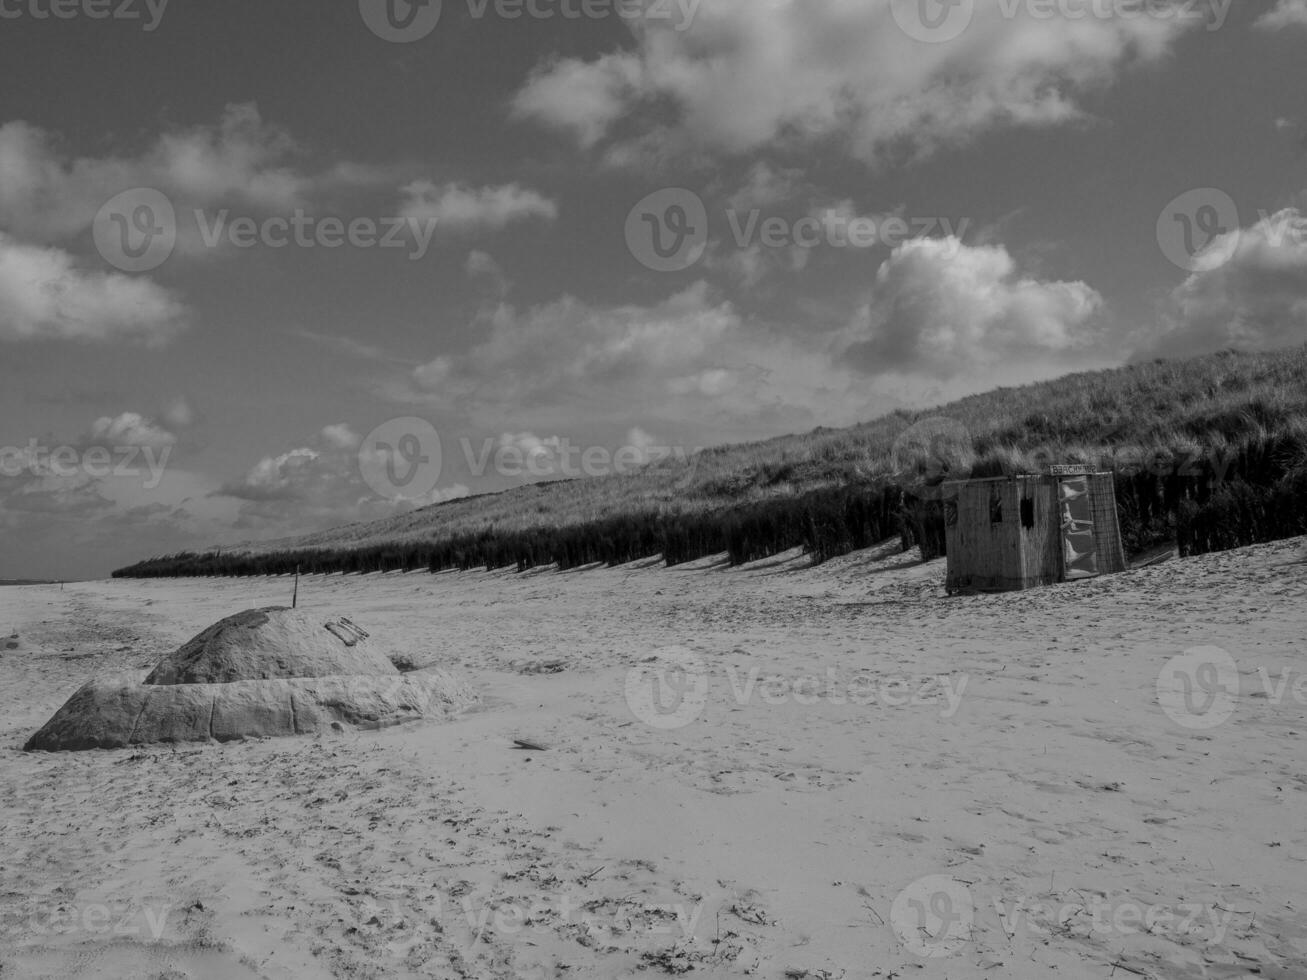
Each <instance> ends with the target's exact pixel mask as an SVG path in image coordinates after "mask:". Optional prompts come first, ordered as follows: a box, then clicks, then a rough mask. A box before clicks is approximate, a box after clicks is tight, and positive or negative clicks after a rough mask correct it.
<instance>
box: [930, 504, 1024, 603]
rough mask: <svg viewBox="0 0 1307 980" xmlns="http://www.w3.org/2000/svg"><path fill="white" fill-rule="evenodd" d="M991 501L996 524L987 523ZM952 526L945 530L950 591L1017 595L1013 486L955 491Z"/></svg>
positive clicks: (1020, 577) (1020, 575) (1019, 562)
mask: <svg viewBox="0 0 1307 980" xmlns="http://www.w3.org/2000/svg"><path fill="white" fill-rule="evenodd" d="M995 495H997V499H998V502H999V504H1000V506H1001V508H1002V518H1003V519H1002V521H1000V522H998V523H995V522H994V521H993V520H991V517H992V516H993V514H992V510H993V508H992V506H991V504H992V501H993V500H994V497H995ZM955 499H956V503H957V521H956V523H955V524H953V525H952V526H950V527H948V528H947V529H946V536H947V537H946V543H947V549H948V579H949V588H950V589H967V588H970V589H1019V588H1022V587H1023V586H1022V584H1021V583H1022V582H1023V581H1024V578H1025V552H1024V549H1023V548H1022V540H1021V533H1020V531H1021V494H1020V493H1019V491H1018V489H1017V484H1016V482H1015V481H1014V480H976V481H972V482H969V483H962V484H959V485H958V486H957V497H956V498H955Z"/></svg>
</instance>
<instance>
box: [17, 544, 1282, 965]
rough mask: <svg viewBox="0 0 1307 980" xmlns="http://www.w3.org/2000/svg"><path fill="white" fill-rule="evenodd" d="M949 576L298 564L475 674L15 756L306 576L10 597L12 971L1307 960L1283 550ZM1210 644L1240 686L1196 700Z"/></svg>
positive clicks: (112, 586) (902, 562) (402, 643)
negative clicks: (405, 707)
mask: <svg viewBox="0 0 1307 980" xmlns="http://www.w3.org/2000/svg"><path fill="white" fill-rule="evenodd" d="M943 574H944V566H943V563H942V562H932V563H928V564H924V565H923V564H920V563H918V562H915V561H914V560H913V557H912V556H911V555H901V554H896V553H895V552H894V549H893V548H891V547H889V546H886V547H884V548H881V549H878V550H875V551H872V552H863V553H859V554H856V555H853V556H849V557H846V558H841V559H838V560H835V561H831V562H829V563H828V564H826V565H824V566H822V567H819V568H809V567H807V565H806V562H805V561H804V559H802V558H800V557H798V556H797V555H795V556H789V557H787V558H786V559H784V560H779V561H777V560H771V561H766V562H760V563H757V564H755V565H751V566H747V567H745V568H743V569H728V568H726V567H725V566H722V565H716V564H713V563H711V562H701V563H699V564H696V565H692V566H686V567H679V568H675V569H666V568H664V567H662V566H661V565H660V564H658V563H641V564H638V565H630V566H624V567H620V568H616V569H601V568H595V569H587V570H582V571H577V572H571V573H566V574H559V573H557V572H555V571H548V570H546V571H538V572H532V573H527V574H522V575H518V574H511V573H465V574H464V573H448V574H441V575H434V576H433V575H426V574H409V575H399V574H394V575H383V576H378V575H373V576H367V577H357V576H350V577H341V576H331V577H313V578H306V579H305V580H303V581H302V582H301V585H300V608H302V609H307V610H311V611H312V610H321V611H322V612H323V614H324V615H341V614H343V615H348V616H350V617H351V618H352V619H354V620H355V621H357V622H359V623H360V624H364V625H366V627H367V629H368V630H369V631H371V633H372V635H373V637H374V638H375V639H376V640H377V641H378V642H379V643H382V644H384V645H385V646H386V647H387V648H388V649H389V650H391V651H393V652H394V653H395V654H397V655H402V656H403V657H405V658H407V659H408V660H409V661H411V662H412V663H416V664H439V665H441V666H444V667H446V668H448V669H450V670H452V671H455V672H457V673H458V674H460V675H461V676H462V677H464V678H465V679H467V680H468V681H470V682H471V683H472V684H473V685H474V686H475V687H476V688H477V690H478V691H479V693H480V696H481V699H482V700H481V703H480V704H479V705H478V706H477V707H476V708H475V709H473V710H471V711H468V712H466V713H464V714H462V715H461V716H460V717H457V718H455V719H453V720H450V721H447V722H431V723H422V724H419V725H414V726H406V727H401V728H396V729H390V730H386V731H380V732H350V733H344V734H332V735H328V736H321V737H291V738H283V739H266V740H257V741H247V742H239V743H228V744H207V745H197V744H191V745H181V746H177V747H175V748H173V747H170V746H158V745H153V746H146V747H142V748H140V749H136V750H133V749H125V750H119V751H91V752H82V753H62V754H46V753H32V754H26V753H23V752H22V751H20V749H21V746H22V744H23V742H24V741H25V739H26V738H27V737H28V736H29V735H30V734H31V733H32V732H33V731H34V730H35V729H37V728H38V727H40V725H41V724H43V723H44V721H45V720H46V719H47V718H48V717H49V716H50V715H51V714H52V713H53V712H54V711H55V710H56V709H57V708H58V707H59V706H60V705H61V704H62V703H63V702H64V701H65V700H66V699H67V698H68V697H69V696H70V695H71V694H72V693H73V692H74V691H75V690H76V689H77V688H78V687H79V686H80V685H81V684H82V683H83V682H84V681H85V680H86V679H88V678H89V677H90V676H92V675H93V674H96V673H98V672H102V671H111V670H123V669H139V668H143V667H145V666H148V665H150V664H152V663H154V662H155V661H157V660H158V659H159V658H160V657H161V656H163V655H164V654H165V653H167V652H169V651H171V650H172V649H174V648H175V647H176V646H178V645H179V644H180V643H182V642H183V641H185V640H186V639H188V638H189V637H190V636H192V635H194V634H195V633H196V632H198V631H199V630H201V629H203V628H204V627H206V626H207V625H209V624H210V623H212V622H214V621H216V620H218V619H220V618H222V617H223V616H226V615H229V614H231V613H233V612H237V611H240V610H242V609H247V608H251V607H257V606H267V605H284V604H287V603H288V601H289V599H290V592H291V582H290V581H289V580H288V579H285V578H278V579H257V580H256V579H249V580H212V581H210V580H203V581H201V580H178V581H150V582H140V581H122V580H120V581H105V582H91V583H84V584H77V585H69V586H67V587H66V588H64V589H62V590H61V589H60V588H59V587H57V586H37V587H27V588H11V589H3V590H0V634H2V636H0V699H2V701H3V709H2V710H0V750H2V751H3V763H2V764H0V804H2V806H0V828H2V835H3V840H4V842H5V847H4V851H3V856H0V883H2V884H0V912H3V915H4V918H3V923H2V924H3V930H2V931H0V977H70V978H71V977H108V976H113V977H121V978H128V977H142V978H146V977H148V978H164V977H166V978H183V977H185V978H191V977H194V978H210V977H212V978H246V977H249V978H256V977H258V978H289V977H317V976H333V977H594V978H601V977H626V976H650V977H654V976H660V975H679V974H689V975H693V976H706V977H713V976H723V977H726V976H756V977H769V978H772V977H774V978H781V977H796V978H797V977H811V978H872V977H879V978H886V980H888V978H894V977H922V978H956V980H963V978H971V977H990V978H992V977H1016V978H1025V977H1029V978H1047V977H1067V978H1077V977H1109V976H1116V977H1130V976H1143V977H1157V978H1168V980H1170V978H1177V980H1179V978H1194V980H1197V978H1209V977H1210V978H1232V977H1251V976H1256V977H1262V978H1280V980H1290V978H1305V977H1307V817H1305V816H1304V814H1305V813H1307V746H1305V745H1304V742H1305V741H1307V682H1304V681H1303V680H1302V679H1303V676H1304V674H1303V671H1304V670H1307V657H1305V656H1304V653H1305V651H1304V636H1305V635H1307V602H1304V599H1305V598H1307V564H1305V563H1304V542H1303V541H1302V540H1301V539H1299V540H1296V541H1287V542H1282V543H1279V544H1274V545H1265V546H1258V547H1254V548H1248V549H1242V550H1237V551H1232V552H1228V553H1222V554H1216V555H1211V556H1207V557H1203V558H1198V559H1193V560H1185V561H1171V562H1167V563H1164V564H1160V565H1156V566H1154V567H1150V568H1145V569H1141V570H1137V571H1133V572H1129V573H1126V574H1123V575H1117V576H1110V577H1106V578H1102V579H1098V580H1092V581H1088V582H1083V583H1078V584H1071V585H1064V586H1058V587H1052V588H1046V589H1039V590H1034V591H1030V592H1025V593H1014V594H1007V595H999V596H972V597H959V598H952V599H950V598H946V597H945V596H944V594H943V589H942V580H943ZM1199 648H1202V649H1209V648H1219V649H1221V650H1224V651H1227V652H1228V654H1229V655H1230V656H1231V657H1232V658H1233V660H1234V662H1235V664H1237V671H1238V681H1237V687H1238V690H1237V693H1235V692H1229V691H1226V692H1220V691H1218V692H1217V698H1218V702H1217V703H1216V706H1215V708H1212V707H1211V704H1208V705H1206V707H1208V708H1209V709H1211V710H1208V711H1207V713H1205V714H1193V715H1191V716H1189V717H1185V716H1184V715H1183V714H1182V713H1179V712H1177V711H1176V710H1175V707H1174V703H1171V702H1168V699H1167V697H1166V696H1165V694H1163V695H1162V696H1161V698H1160V701H1159V686H1158V684H1159V676H1165V675H1167V671H1168V670H1171V671H1172V672H1174V669H1175V667H1174V665H1175V664H1177V663H1180V664H1183V663H1185V662H1187V661H1173V660H1172V658H1175V657H1180V656H1185V655H1186V651H1192V650H1195V649H1199ZM1188 656H1189V658H1190V660H1192V659H1193V658H1194V656H1195V655H1194V654H1192V653H1191V654H1189V655H1188ZM1207 656H1212V655H1211V654H1207ZM1168 665H1170V666H1168ZM1200 680H1201V677H1200ZM669 691H674V692H675V695H676V696H675V697H672V698H670V699H669V697H668V692H669ZM1221 698H1224V699H1225V700H1224V701H1220V699H1221ZM1209 701H1210V699H1209ZM651 707H652V710H651ZM517 743H525V745H526V746H528V747H522V745H520V744H517Z"/></svg>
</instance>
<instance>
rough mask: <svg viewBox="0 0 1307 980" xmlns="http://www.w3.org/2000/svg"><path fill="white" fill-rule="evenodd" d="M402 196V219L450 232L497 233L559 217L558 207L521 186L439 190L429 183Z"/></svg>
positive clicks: (421, 182)
mask: <svg viewBox="0 0 1307 980" xmlns="http://www.w3.org/2000/svg"><path fill="white" fill-rule="evenodd" d="M403 194H404V203H403V205H402V207H401V211H400V214H401V216H402V217H405V218H408V219H410V220H414V221H421V222H425V221H432V220H434V221H436V222H438V223H439V224H440V225H441V226H443V227H448V228H456V229H461V228H489V229H492V230H498V229H501V228H503V227H504V226H505V225H507V224H509V223H510V222H513V221H520V220H524V219H526V218H544V219H546V220H552V219H554V218H556V217H558V206H557V205H556V204H555V203H554V202H553V201H551V200H549V199H548V198H545V197H542V196H541V195H540V194H538V193H536V192H535V191H533V190H530V189H529V188H525V187H522V186H520V185H519V184H503V185H500V186H498V187H481V188H475V187H470V186H468V185H466V184H457V183H451V184H445V185H444V186H442V187H437V186H436V185H435V184H433V183H432V182H431V181H429V180H418V181H414V182H413V183H411V184H409V185H408V186H407V187H405V188H404V189H403Z"/></svg>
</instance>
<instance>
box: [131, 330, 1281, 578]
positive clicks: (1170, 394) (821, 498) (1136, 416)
mask: <svg viewBox="0 0 1307 980" xmlns="http://www.w3.org/2000/svg"><path fill="white" fill-rule="evenodd" d="M1050 462H1068V463H1091V464H1094V465H1096V466H1099V467H1101V468H1102V469H1105V470H1111V471H1113V472H1115V473H1116V474H1117V498H1118V506H1119V508H1120V510H1121V515H1122V528H1123V536H1124V538H1125V543H1126V546H1127V549H1128V550H1130V551H1132V552H1138V551H1142V550H1144V549H1146V548H1148V547H1150V546H1151V545H1153V544H1155V543H1157V542H1160V541H1165V540H1178V541H1179V542H1180V546H1181V548H1182V550H1184V551H1186V552H1187V553H1198V552H1202V551H1206V550H1215V549H1217V548H1224V547H1233V546H1236V545H1239V544H1248V543H1253V542H1254V541H1258V540H1270V539H1272V538H1275V537H1284V536H1288V535H1290V534H1300V533H1307V522H1305V515H1307V498H1305V497H1304V494H1303V493H1302V492H1301V491H1302V490H1307V482H1305V481H1304V478H1303V474H1304V472H1307V346H1303V347H1295V348H1291V349H1287V350H1281V351H1272V352H1264V353H1239V352H1234V351H1224V352H1221V353H1218V354H1213V355H1210V356H1206V357H1200V358H1195V359H1192V360H1185V361H1160V360H1159V361H1153V362H1149V363H1144V364H1135V365H1130V366H1127V367H1123V368H1118V369H1114V370H1108V371H1096V372H1090V373H1083V374H1074V375H1070V376H1067V377H1064V378H1059V379H1057V380H1055V381H1048V382H1042V383H1039V384H1034V385H1027V386H1023V387H1019V388H1000V389H998V390H996V391H991V392H986V393H984V394H980V395H974V396H971V397H969V398H965V399H962V400H960V401H957V402H954V403H952V404H949V405H945V406H942V407H940V408H937V409H931V410H926V411H919V412H908V411H899V412H894V413H892V414H889V415H886V416H884V417H882V418H879V419H876V420H873V421H871V422H867V423H863V424H861V425H856V426H853V427H851V428H847V429H816V430H814V431H812V432H809V433H806V434H802V435H792V436H783V437H779V438H775V439H770V440H767V441H765V442H758V443H751V444H746V445H734V446H719V447H714V448H711V449H706V450H703V451H701V452H699V453H697V454H695V455H694V456H693V457H691V458H690V459H689V460H687V461H680V462H678V461H675V460H666V461H663V462H660V463H656V464H653V465H650V466H648V467H646V468H644V469H643V470H641V471H639V472H636V473H633V474H627V475H620V476H609V477H602V478H594V479H586V480H568V481H556V482H547V483H538V484H533V485H530V486H526V487H521V488H518V489H515V490H511V491H507V492H505V493H500V494H490V495H482V496H478V497H469V498H464V499H461V500H454V501H449V502H447V503H442V504H437V505H434V506H432V507H427V508H423V509H421V510H417V511H413V512H411V513H408V514H404V515H401V516H398V517H394V518H390V519H388V520H384V521H377V522H373V523H368V524H354V525H348V526H345V527H341V528H336V529H333V530H330V531H325V532H321V533H318V534H312V535H308V536H305V537H301V538H296V539H288V540H283V541H277V542H271V543H265V544H262V545H258V546H249V547H245V548H237V549H230V550H226V551H223V552H221V553H218V552H213V553H209V554H185V555H172V556H163V557H159V558H154V559H150V560H148V561H145V562H141V563H139V564H137V565H133V566H131V567H129V568H126V569H122V570H120V571H119V572H116V573H115V575H122V576H147V575H191V574H220V575H240V574H269V573H277V572H283V571H293V570H294V568H295V567H296V566H297V565H298V566H300V567H302V568H304V570H305V571H360V572H363V571H381V570H392V569H415V568H423V567H426V568H430V569H431V570H433V571H438V570H442V569H447V568H462V569H470V568H479V567H489V568H502V567H514V566H515V567H517V568H519V569H526V568H531V567H535V566H538V565H547V564H557V565H559V566H560V567H562V568H571V567H576V566H578V565H583V564H590V563H593V562H601V561H602V562H606V563H609V564H618V563H621V562H625V561H631V560H635V559H638V558H649V557H655V556H661V557H662V558H663V559H664V560H665V561H667V562H668V563H669V564H675V563H678V562H683V561H689V560H693V559H696V558H700V557H704V556H707V555H712V554H718V553H722V552H725V553H727V554H728V556H729V558H730V560H731V561H732V562H735V563H740V562H744V561H751V560H756V559H758V558H763V557H768V556H770V555H774V554H778V553H779V552H782V551H786V550H788V549H790V548H794V547H803V548H804V549H805V550H806V551H807V552H808V553H809V554H811V555H812V556H813V560H814V561H821V560H825V559H827V558H830V557H833V556H834V555H838V554H843V553H845V552H847V551H850V550H853V549H856V548H860V547H866V546H868V545H870V544H873V543H876V542H877V541H881V540H884V539H885V538H888V537H892V536H895V535H898V536H899V537H900V538H901V539H902V541H903V544H904V547H905V548H906V547H909V546H911V545H913V544H921V545H922V547H923V552H924V553H925V554H926V555H927V556H931V555H934V554H938V553H940V551H941V550H942V547H943V542H942V534H940V533H939V528H938V526H937V521H936V519H935V517H934V516H933V513H932V509H931V507H930V500H931V498H932V497H933V496H935V494H933V493H932V492H930V491H931V488H932V487H936V486H938V485H939V484H940V483H941V482H942V481H943V480H945V479H950V478H952V479H956V478H960V477H966V476H994V475H1003V474H1013V473H1029V472H1041V471H1042V470H1043V469H1044V468H1045V467H1046V466H1047V464H1048V463H1050Z"/></svg>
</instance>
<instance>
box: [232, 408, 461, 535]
mask: <svg viewBox="0 0 1307 980" xmlns="http://www.w3.org/2000/svg"><path fill="white" fill-rule="evenodd" d="M308 442H309V443H310V445H306V446H299V447H296V448H294V449H289V450H286V451H285V452H281V453H277V454H275V455H269V456H265V457H263V458H262V459H261V460H259V461H258V462H257V463H255V464H254V465H253V466H251V467H250V469H249V470H248V471H247V472H246V473H245V474H244V475H243V476H242V477H240V478H239V479H236V480H232V481H229V482H228V483H226V484H224V485H223V486H222V487H221V488H220V489H219V490H217V491H216V492H215V494H214V496H217V497H226V498H230V499H233V500H235V501H237V502H238V504H239V509H238V512H237V515H236V517H235V519H234V521H233V524H232V526H233V527H235V528H237V529H239V530H241V531H242V532H245V533H250V534H253V535H255V536H257V537H266V536H268V535H274V536H283V535H290V534H299V533H305V532H308V531H314V530H321V529H324V528H329V527H337V526H339V525H341V524H346V523H350V522H355V521H368V520H377V519H380V518H384V517H391V516H393V515H395V514H397V513H402V512H404V511H409V510H413V509H414V508H416V507H423V506H426V505H428V504H433V503H439V502H441V501H443V500H452V499H456V498H458V497H465V496H467V495H468V493H469V492H470V491H469V490H468V488H467V487H466V486H465V485H463V484H454V485H451V486H444V487H437V488H435V489H433V490H432V491H431V492H430V493H428V494H427V495H426V496H425V497H423V498H421V499H411V500H388V499H384V498H382V497H380V496H378V495H377V494H376V492H375V491H373V490H372V489H371V488H370V487H368V485H367V483H366V482H365V480H364V479H363V474H362V472H361V469H360V466H359V446H360V444H361V443H362V440H361V439H360V438H359V436H358V435H357V434H356V432H355V431H354V429H353V427H351V426H350V425H348V424H347V423H336V424H333V425H328V426H325V427H324V428H323V429H322V430H321V431H319V432H318V434H317V435H316V436H315V437H313V438H312V439H310V440H308Z"/></svg>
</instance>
